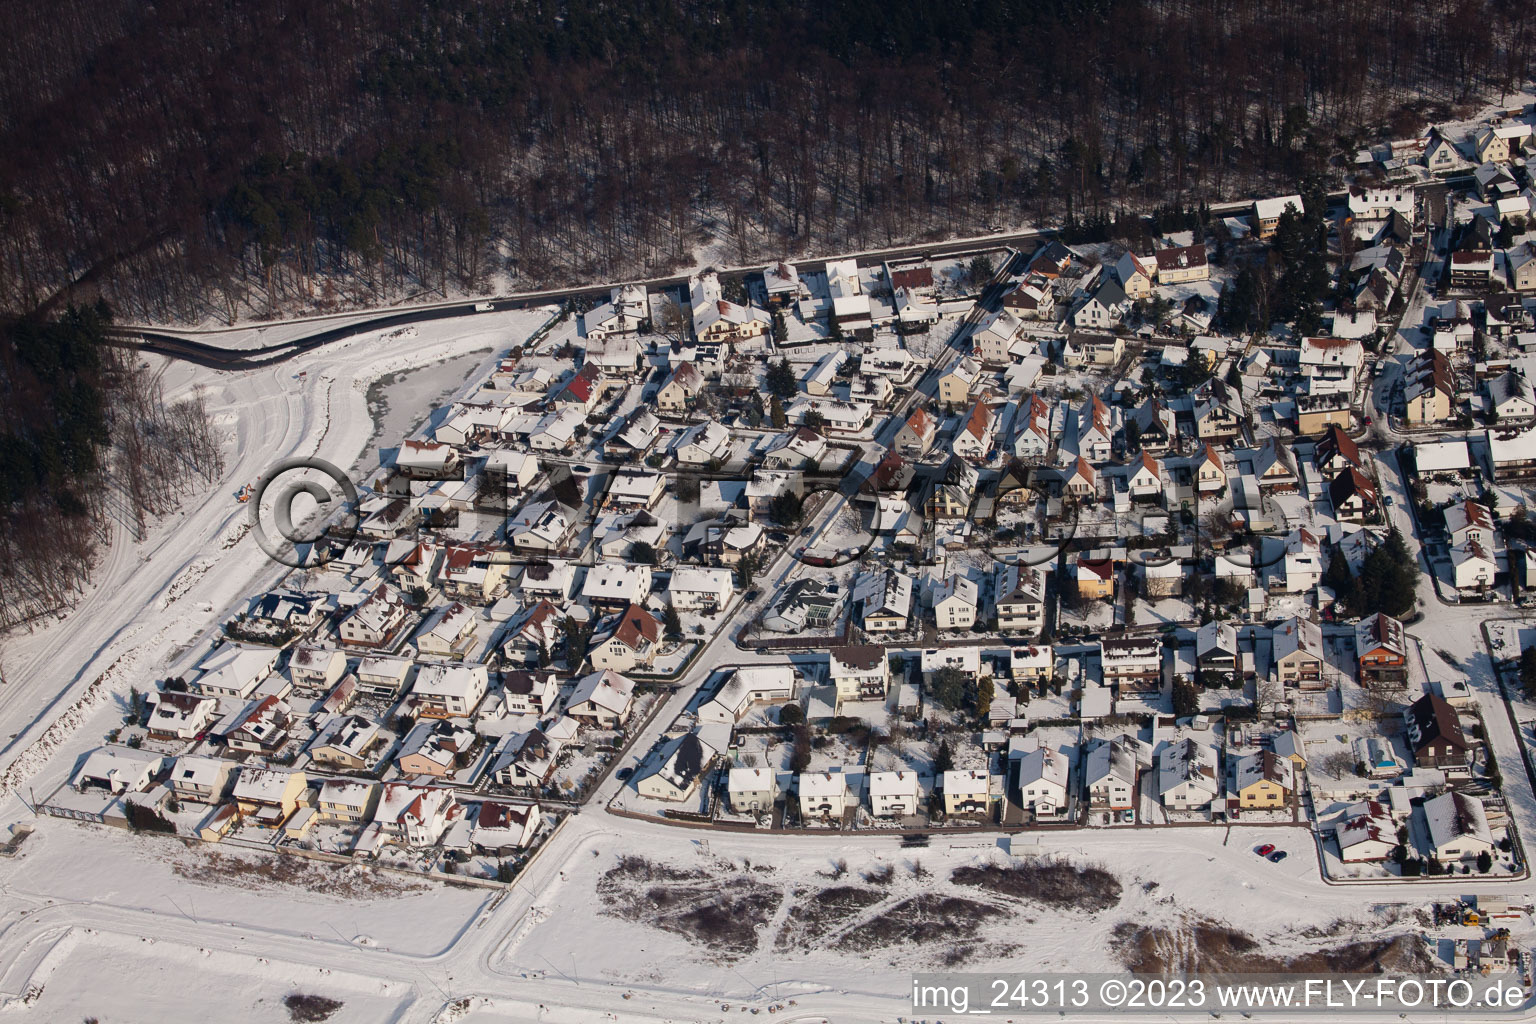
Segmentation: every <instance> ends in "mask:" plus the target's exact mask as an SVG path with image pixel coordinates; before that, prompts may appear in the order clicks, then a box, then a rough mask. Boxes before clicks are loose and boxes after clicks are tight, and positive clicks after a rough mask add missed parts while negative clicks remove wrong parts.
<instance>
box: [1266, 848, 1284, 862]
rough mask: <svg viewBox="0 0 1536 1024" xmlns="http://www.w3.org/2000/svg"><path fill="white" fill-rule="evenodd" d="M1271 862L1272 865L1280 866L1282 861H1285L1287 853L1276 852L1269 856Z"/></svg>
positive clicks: (1282, 851)
mask: <svg viewBox="0 0 1536 1024" xmlns="http://www.w3.org/2000/svg"><path fill="white" fill-rule="evenodd" d="M1269 860H1270V863H1272V864H1279V863H1280V862H1281V861H1283V860H1285V851H1284V850H1276V851H1275V852H1274V853H1272V854H1270V855H1269Z"/></svg>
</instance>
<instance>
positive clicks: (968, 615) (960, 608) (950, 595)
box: [930, 575, 979, 629]
mask: <svg viewBox="0 0 1536 1024" xmlns="http://www.w3.org/2000/svg"><path fill="white" fill-rule="evenodd" d="M978 596H979V589H978V588H977V586H976V582H975V581H974V580H972V579H969V578H968V577H965V576H959V575H954V576H948V577H946V578H945V579H943V580H940V581H938V582H937V583H936V584H935V585H934V587H933V591H932V598H931V601H930V603H931V604H932V605H933V618H934V621H935V622H936V623H937V624H938V627H939V628H940V629H970V628H971V627H972V626H974V625H975V624H976V607H977V599H978Z"/></svg>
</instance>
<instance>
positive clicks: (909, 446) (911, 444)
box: [891, 406, 936, 455]
mask: <svg viewBox="0 0 1536 1024" xmlns="http://www.w3.org/2000/svg"><path fill="white" fill-rule="evenodd" d="M935 429H936V428H935V425H934V421H933V417H932V416H931V415H929V413H928V410H927V409H924V408H923V407H921V406H919V407H918V408H916V409H913V410H912V414H911V415H910V416H908V417H907V419H906V422H905V423H903V424H902V425H901V428H900V429H898V430H897V431H896V436H895V437H894V438H892V439H891V447H892V448H894V449H896V450H897V451H903V452H908V453H910V454H914V455H922V454H923V453H925V452H927V451H928V447H929V446H930V445H932V444H933V435H934V431H935Z"/></svg>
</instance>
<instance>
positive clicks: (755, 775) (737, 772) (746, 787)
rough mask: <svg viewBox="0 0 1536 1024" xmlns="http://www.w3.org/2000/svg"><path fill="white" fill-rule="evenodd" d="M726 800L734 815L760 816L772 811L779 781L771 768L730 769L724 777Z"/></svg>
mask: <svg viewBox="0 0 1536 1024" xmlns="http://www.w3.org/2000/svg"><path fill="white" fill-rule="evenodd" d="M725 791H726V798H727V800H728V801H729V802H730V805H731V811H732V812H733V813H735V814H760V813H764V812H768V811H772V810H773V804H774V801H775V800H777V799H778V795H779V780H778V777H777V775H776V774H775V773H774V771H773V769H771V768H732V769H731V770H730V772H729V773H728V774H727V776H726V782H725Z"/></svg>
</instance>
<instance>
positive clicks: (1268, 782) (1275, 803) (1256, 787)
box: [1233, 750, 1296, 810]
mask: <svg viewBox="0 0 1536 1024" xmlns="http://www.w3.org/2000/svg"><path fill="white" fill-rule="evenodd" d="M1233 776H1234V786H1235V787H1236V790H1237V800H1238V806H1240V807H1242V808H1243V810H1265V809H1278V808H1282V807H1285V806H1286V805H1287V804H1289V803H1290V800H1291V794H1292V793H1294V792H1296V781H1295V766H1294V765H1292V764H1291V761H1290V759H1289V758H1285V757H1281V756H1280V755H1279V754H1276V753H1275V752H1274V751H1273V750H1261V751H1258V752H1256V753H1253V754H1248V755H1247V756H1245V757H1241V758H1238V761H1237V765H1236V768H1235V770H1234V772H1233Z"/></svg>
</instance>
